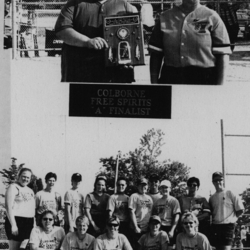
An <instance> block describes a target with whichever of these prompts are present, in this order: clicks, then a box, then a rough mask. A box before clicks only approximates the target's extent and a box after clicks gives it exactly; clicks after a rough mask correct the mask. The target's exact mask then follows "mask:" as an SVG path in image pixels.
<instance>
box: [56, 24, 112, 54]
mask: <svg viewBox="0 0 250 250" xmlns="http://www.w3.org/2000/svg"><path fill="white" fill-rule="evenodd" d="M56 35H57V37H58V38H59V39H61V40H62V41H63V42H65V43H66V44H68V45H71V46H76V47H86V48H89V49H97V50H98V49H103V48H108V44H107V42H106V41H105V39H103V38H101V37H95V38H92V39H91V38H89V37H87V36H85V35H83V34H81V33H79V32H77V31H76V30H74V29H73V28H66V29H63V30H60V31H58V32H57V33H56Z"/></svg>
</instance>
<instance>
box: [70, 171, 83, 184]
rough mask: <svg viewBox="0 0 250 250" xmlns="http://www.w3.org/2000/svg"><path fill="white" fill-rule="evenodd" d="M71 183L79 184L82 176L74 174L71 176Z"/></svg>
mask: <svg viewBox="0 0 250 250" xmlns="http://www.w3.org/2000/svg"><path fill="white" fill-rule="evenodd" d="M71 181H77V182H80V181H82V176H81V175H80V174H78V173H75V174H73V175H72V177H71Z"/></svg>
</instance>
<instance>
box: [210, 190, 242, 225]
mask: <svg viewBox="0 0 250 250" xmlns="http://www.w3.org/2000/svg"><path fill="white" fill-rule="evenodd" d="M209 204H210V207H211V210H212V217H213V224H229V223H235V222H236V221H237V219H238V218H237V216H236V211H239V210H244V205H243V203H242V200H241V199H240V197H239V196H238V195H235V194H233V193H232V191H230V190H223V191H222V192H216V193H214V194H213V195H212V196H211V197H210V199H209Z"/></svg>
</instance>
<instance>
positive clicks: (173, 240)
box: [160, 226, 177, 246]
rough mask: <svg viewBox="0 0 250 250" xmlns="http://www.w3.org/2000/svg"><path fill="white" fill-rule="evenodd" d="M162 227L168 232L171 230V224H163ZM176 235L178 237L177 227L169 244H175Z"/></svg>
mask: <svg viewBox="0 0 250 250" xmlns="http://www.w3.org/2000/svg"><path fill="white" fill-rule="evenodd" d="M160 229H161V230H162V231H164V232H166V233H167V234H168V233H169V231H170V230H171V226H161V228H160ZM176 237H177V233H176V229H175V231H174V235H173V238H169V244H168V245H169V246H173V245H175V243H176Z"/></svg>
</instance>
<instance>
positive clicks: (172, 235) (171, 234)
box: [168, 229, 174, 239]
mask: <svg viewBox="0 0 250 250" xmlns="http://www.w3.org/2000/svg"><path fill="white" fill-rule="evenodd" d="M168 237H169V238H171V239H172V238H173V237H174V230H172V229H171V230H170V231H169V232H168Z"/></svg>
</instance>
